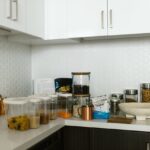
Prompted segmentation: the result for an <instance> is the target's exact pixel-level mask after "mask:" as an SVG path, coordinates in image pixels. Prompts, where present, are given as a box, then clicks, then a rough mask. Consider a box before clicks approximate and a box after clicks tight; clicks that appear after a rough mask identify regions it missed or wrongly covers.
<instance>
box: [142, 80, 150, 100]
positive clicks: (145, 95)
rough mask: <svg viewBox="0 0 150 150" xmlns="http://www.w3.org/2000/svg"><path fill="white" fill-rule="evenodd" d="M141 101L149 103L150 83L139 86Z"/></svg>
mask: <svg viewBox="0 0 150 150" xmlns="http://www.w3.org/2000/svg"><path fill="white" fill-rule="evenodd" d="M141 101H142V102H150V83H142V84H141Z"/></svg>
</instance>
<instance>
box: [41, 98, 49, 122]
mask: <svg viewBox="0 0 150 150" xmlns="http://www.w3.org/2000/svg"><path fill="white" fill-rule="evenodd" d="M49 112H50V98H49V97H41V109H40V124H48V123H49Z"/></svg>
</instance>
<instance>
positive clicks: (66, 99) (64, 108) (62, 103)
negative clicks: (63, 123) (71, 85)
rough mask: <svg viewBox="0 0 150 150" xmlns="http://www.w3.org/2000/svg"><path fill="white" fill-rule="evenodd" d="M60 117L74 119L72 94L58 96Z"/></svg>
mask: <svg viewBox="0 0 150 150" xmlns="http://www.w3.org/2000/svg"><path fill="white" fill-rule="evenodd" d="M58 105H59V110H58V116H59V117H61V118H70V117H72V105H73V100H72V94H61V93H60V94H58Z"/></svg>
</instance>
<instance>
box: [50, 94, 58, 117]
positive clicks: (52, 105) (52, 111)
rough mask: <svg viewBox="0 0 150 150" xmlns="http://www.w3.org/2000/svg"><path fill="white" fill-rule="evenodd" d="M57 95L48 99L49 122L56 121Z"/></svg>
mask: <svg viewBox="0 0 150 150" xmlns="http://www.w3.org/2000/svg"><path fill="white" fill-rule="evenodd" d="M57 98H58V96H57V95H51V99H50V111H49V119H50V120H55V119H57V113H58V112H57V105H58V103H57Z"/></svg>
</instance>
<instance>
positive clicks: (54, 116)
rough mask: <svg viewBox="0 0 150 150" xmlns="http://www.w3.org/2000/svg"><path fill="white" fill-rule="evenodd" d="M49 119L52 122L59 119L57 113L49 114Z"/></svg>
mask: <svg viewBox="0 0 150 150" xmlns="http://www.w3.org/2000/svg"><path fill="white" fill-rule="evenodd" d="M49 119H50V120H55V119H57V113H55V112H54V113H53V112H50V113H49Z"/></svg>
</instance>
